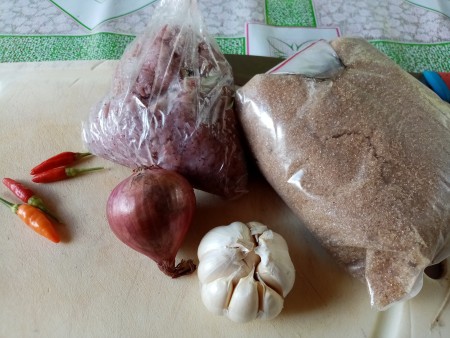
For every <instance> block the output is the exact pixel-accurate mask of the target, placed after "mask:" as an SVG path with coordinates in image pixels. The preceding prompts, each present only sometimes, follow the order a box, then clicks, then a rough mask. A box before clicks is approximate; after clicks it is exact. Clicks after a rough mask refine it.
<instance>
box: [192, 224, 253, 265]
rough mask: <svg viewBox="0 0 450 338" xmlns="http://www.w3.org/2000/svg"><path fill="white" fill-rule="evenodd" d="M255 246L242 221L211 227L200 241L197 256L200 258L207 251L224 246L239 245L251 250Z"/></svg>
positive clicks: (245, 249) (244, 249) (248, 230)
mask: <svg viewBox="0 0 450 338" xmlns="http://www.w3.org/2000/svg"><path fill="white" fill-rule="evenodd" d="M254 246H255V244H254V240H253V237H252V235H251V233H250V229H249V228H248V227H247V225H245V224H244V223H242V222H233V223H231V224H230V225H223V226H218V227H215V228H213V229H211V230H210V231H209V232H208V233H206V235H205V236H204V237H203V238H202V240H201V241H200V244H199V247H198V249H197V256H198V258H199V259H202V257H203V255H205V254H206V253H207V252H210V251H214V250H217V249H222V248H226V247H239V248H241V249H242V250H243V251H251V250H253V247H254Z"/></svg>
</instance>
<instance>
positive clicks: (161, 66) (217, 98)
mask: <svg viewBox="0 0 450 338" xmlns="http://www.w3.org/2000/svg"><path fill="white" fill-rule="evenodd" d="M233 103H234V84H233V76H232V71H231V67H230V65H229V64H228V62H227V61H226V59H225V57H224V55H223V54H222V53H221V52H220V49H219V47H218V46H217V44H216V42H215V41H214V39H213V38H211V37H210V36H209V35H208V34H207V32H206V30H205V27H204V24H203V22H202V18H201V14H200V12H199V10H198V8H197V3H196V1H193V0H190V1H186V0H162V1H161V3H160V5H159V7H158V8H157V9H156V10H155V12H154V15H153V17H152V19H151V21H150V24H149V26H148V27H147V29H146V31H145V32H144V33H143V34H142V35H140V36H138V37H137V38H136V39H135V40H134V41H133V42H132V43H131V44H130V45H129V46H128V47H127V49H126V51H125V52H124V54H123V56H122V58H121V60H120V62H119V65H118V67H117V69H116V73H115V76H114V79H113V84H112V88H111V91H110V92H109V93H108V94H107V95H106V97H105V98H104V99H103V100H102V101H101V102H100V103H99V104H98V105H97V106H96V107H94V109H93V111H92V112H91V114H90V116H89V119H88V121H86V122H85V123H84V125H83V138H84V141H85V143H86V144H87V147H88V149H89V150H90V151H91V152H92V153H94V154H96V155H98V156H101V157H104V158H106V159H109V160H111V161H113V162H116V163H119V164H122V165H124V166H127V167H130V168H136V167H140V166H149V167H151V166H159V167H162V168H164V169H169V170H175V171H177V172H179V173H180V174H182V175H183V176H185V177H186V178H187V179H188V180H189V181H190V182H191V184H192V185H193V186H194V187H195V188H197V189H201V190H204V191H207V192H210V193H213V194H217V195H220V196H223V197H227V198H229V197H235V196H238V195H240V194H242V193H244V192H245V191H246V189H247V168H246V163H245V159H244V153H243V147H242V145H241V140H240V136H239V131H238V128H237V119H236V116H235V113H234V109H233Z"/></svg>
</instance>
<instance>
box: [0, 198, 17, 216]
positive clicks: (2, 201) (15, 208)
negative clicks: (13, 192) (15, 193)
mask: <svg viewBox="0 0 450 338" xmlns="http://www.w3.org/2000/svg"><path fill="white" fill-rule="evenodd" d="M0 202H1V203H3V204H4V205H6V206H7V207H8V208H9V209H11V211H12V212H13V213H15V214H16V213H17V209H19V206H20V205H19V204H14V203H11V202H8V201H7V200H5V199H3V198H1V197H0Z"/></svg>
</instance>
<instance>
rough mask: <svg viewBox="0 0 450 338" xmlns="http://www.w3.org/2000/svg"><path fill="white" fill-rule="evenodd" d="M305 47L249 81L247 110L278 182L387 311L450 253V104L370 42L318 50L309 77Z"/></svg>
mask: <svg viewBox="0 0 450 338" xmlns="http://www.w3.org/2000/svg"><path fill="white" fill-rule="evenodd" d="M302 53H303V52H300V53H299V55H297V56H294V57H293V58H292V59H290V60H287V61H286V62H284V63H282V64H280V66H278V67H276V68H275V69H274V70H272V71H271V72H269V73H267V74H260V75H257V76H255V77H253V78H252V79H251V80H250V81H249V82H248V83H247V84H246V85H245V86H243V87H242V88H240V89H239V90H238V91H237V111H238V116H239V118H240V120H241V122H242V125H243V129H244V131H245V134H246V136H247V138H248V142H249V145H250V148H251V151H252V152H253V155H254V156H255V158H256V160H257V163H258V166H259V168H260V169H261V171H262V173H263V174H264V176H265V177H266V179H267V180H268V182H269V183H270V184H271V185H272V186H273V188H274V189H275V190H276V191H277V192H278V194H279V195H280V196H281V197H282V198H283V199H284V201H285V202H286V203H287V205H288V206H289V207H290V208H291V209H292V210H293V211H294V212H295V213H296V215H297V216H298V217H299V218H300V219H301V220H302V221H303V222H304V224H305V225H306V226H307V227H308V229H309V230H310V231H311V232H312V233H313V234H314V235H315V236H316V237H317V238H318V240H319V241H320V242H321V243H322V245H323V246H324V247H325V248H326V249H327V250H328V251H329V252H330V253H331V255H332V256H334V257H335V258H336V259H337V261H338V262H340V263H341V264H342V265H343V266H344V267H345V268H346V269H347V270H348V271H349V272H350V274H351V275H353V276H355V277H357V278H359V279H361V280H362V281H364V282H365V283H366V285H367V287H368V291H369V294H370V299H371V304H372V306H373V307H374V308H376V309H378V310H384V309H386V308H387V307H389V306H390V305H392V304H393V303H396V302H399V301H402V300H406V299H409V298H411V297H413V296H415V295H416V294H417V293H418V292H419V291H420V289H421V287H422V282H423V272H424V269H425V268H426V267H427V266H428V265H430V264H432V263H436V262H439V261H441V260H443V259H444V258H446V257H447V256H448V255H449V253H450V250H449V246H450V244H449V242H450V241H449V233H450V203H449V201H450V130H449V126H450V105H448V104H447V103H445V102H444V101H442V100H441V99H440V98H439V97H438V96H437V95H435V94H434V93H433V92H432V91H431V90H429V89H428V88H427V87H425V86H424V85H422V84H421V83H420V82H419V81H417V80H416V79H415V78H414V77H412V76H411V75H409V74H408V73H406V72H404V71H403V70H402V69H400V68H399V67H398V66H397V65H396V64H394V63H393V62H392V61H391V60H389V59H388V58H387V57H386V56H384V55H383V54H381V53H380V52H378V51H377V50H376V49H375V48H374V47H372V46H371V45H370V44H369V43H367V42H366V41H364V40H361V39H352V38H340V39H337V40H334V41H332V42H331V43H330V44H328V43H326V42H320V43H317V44H316V45H315V46H310V47H309V48H308V49H307V51H306V50H305V51H304V55H305V56H306V57H305V58H304V59H305V60H304V61H305V62H306V63H305V64H303V66H305V65H306V70H307V71H308V72H310V73H311V70H312V73H314V74H309V75H308V77H307V76H304V75H301V74H294V73H295V69H296V68H297V69H300V70H301V69H302V68H303V69H305V67H303V66H302V55H301V54H302ZM306 54H307V55H306ZM314 63H316V65H315V66H314ZM327 77H328V78H327Z"/></svg>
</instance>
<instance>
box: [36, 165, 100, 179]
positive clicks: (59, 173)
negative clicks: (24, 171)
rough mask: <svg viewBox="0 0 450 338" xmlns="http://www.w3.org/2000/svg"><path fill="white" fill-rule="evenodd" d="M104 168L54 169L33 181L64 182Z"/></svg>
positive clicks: (41, 174) (37, 176)
mask: <svg viewBox="0 0 450 338" xmlns="http://www.w3.org/2000/svg"><path fill="white" fill-rule="evenodd" d="M101 169H103V167H95V168H83V169H78V168H68V167H59V168H53V169H50V170H47V171H44V172H42V173H40V174H37V175H35V176H34V177H33V179H32V181H33V182H36V183H50V182H56V181H62V180H65V179H68V178H71V177H74V176H77V175H80V174H83V173H87V172H90V171H95V170H101Z"/></svg>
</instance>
